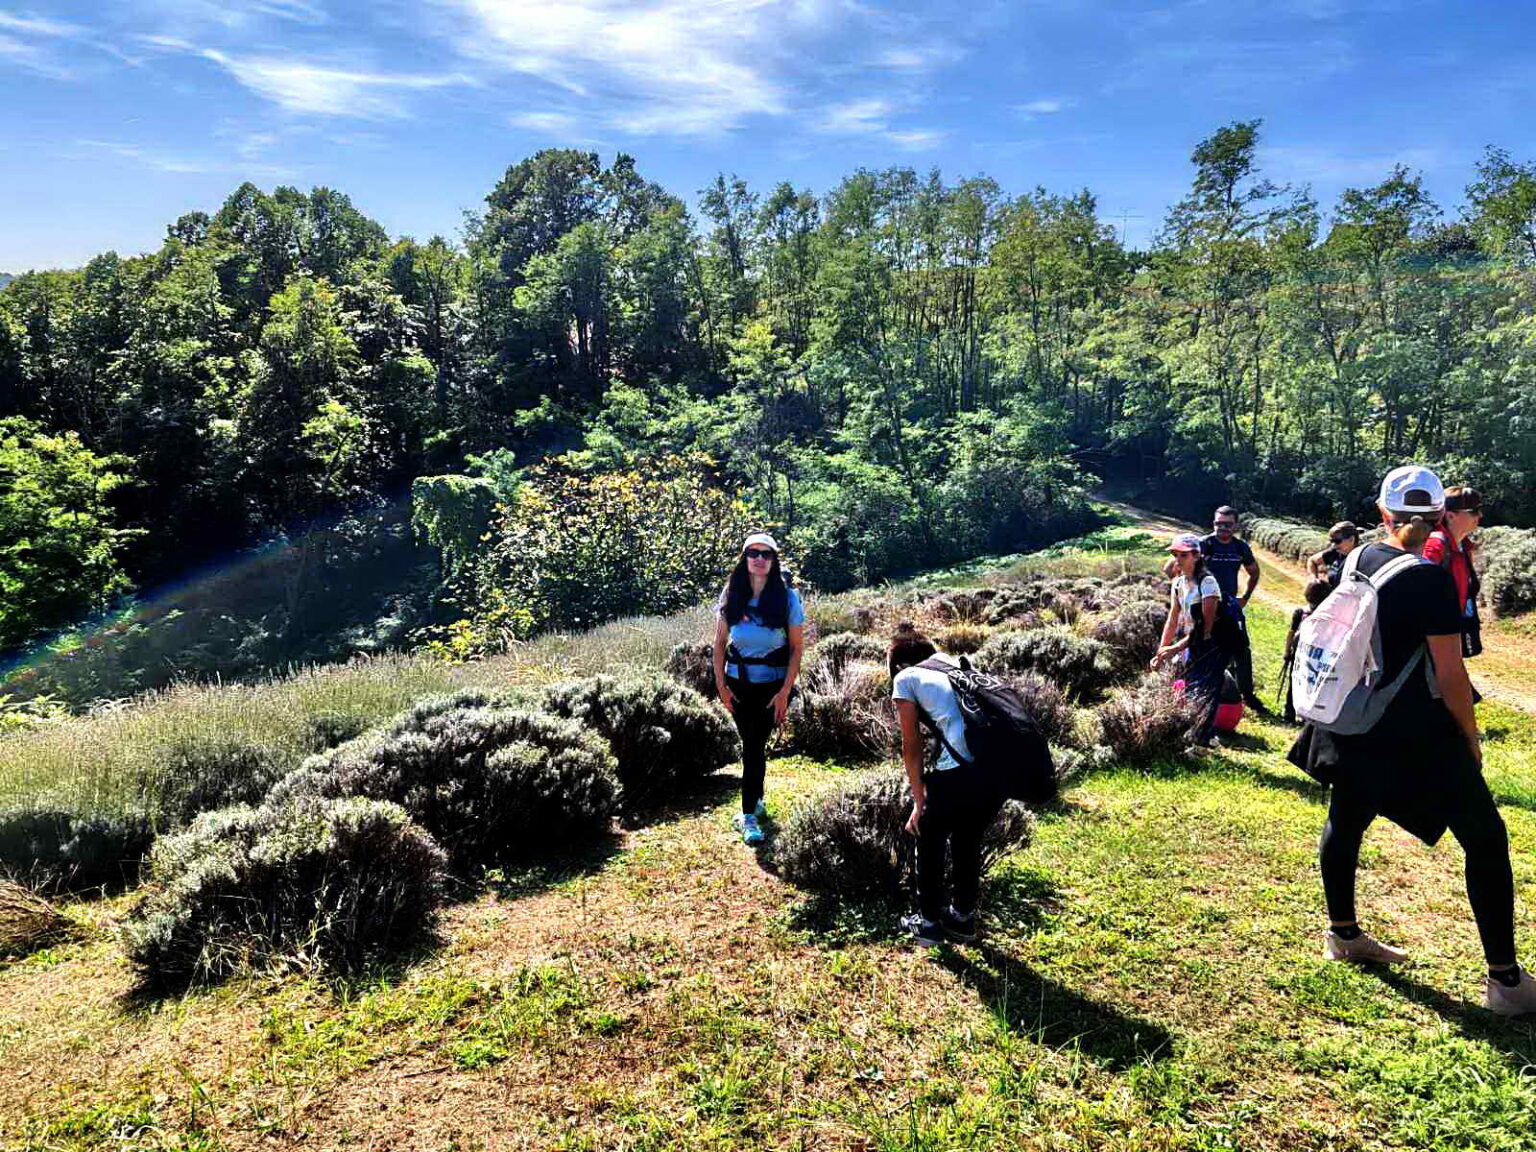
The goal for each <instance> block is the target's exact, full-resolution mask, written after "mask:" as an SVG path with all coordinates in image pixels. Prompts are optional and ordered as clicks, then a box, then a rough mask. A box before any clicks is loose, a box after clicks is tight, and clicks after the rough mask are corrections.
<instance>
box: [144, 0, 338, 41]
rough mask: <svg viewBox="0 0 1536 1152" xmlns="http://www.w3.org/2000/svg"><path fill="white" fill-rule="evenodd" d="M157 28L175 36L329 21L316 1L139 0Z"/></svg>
mask: <svg viewBox="0 0 1536 1152" xmlns="http://www.w3.org/2000/svg"><path fill="white" fill-rule="evenodd" d="M141 3H143V4H144V7H145V8H146V9H147V10H148V14H149V15H150V17H151V18H152V19H154V20H155V21H156V22H157V23H158V24H159V25H160V26H162V27H169V28H171V29H172V30H173V32H172V34H173V35H177V36H187V35H195V34H196V33H197V32H199V31H202V30H204V29H209V28H228V29H250V28H252V27H254V26H256V25H258V24H262V23H266V22H269V21H270V22H276V23H280V24H301V25H308V26H311V27H318V26H319V25H322V24H327V23H329V22H330V14H329V13H328V12H327V11H326V8H325V5H324V4H323V3H321V2H320V0H141Z"/></svg>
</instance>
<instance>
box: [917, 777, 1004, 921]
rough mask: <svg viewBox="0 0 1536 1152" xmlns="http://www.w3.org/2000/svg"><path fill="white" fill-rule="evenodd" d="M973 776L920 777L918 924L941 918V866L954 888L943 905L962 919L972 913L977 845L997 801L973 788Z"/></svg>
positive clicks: (978, 856)
mask: <svg viewBox="0 0 1536 1152" xmlns="http://www.w3.org/2000/svg"><path fill="white" fill-rule="evenodd" d="M979 784H980V781H979V780H978V778H977V776H976V773H975V772H973V771H972V770H970V769H968V768H964V767H961V768H951V769H949V770H947V771H944V772H927V773H924V775H923V788H924V793H925V796H926V799H925V800H924V802H923V815H922V817H921V818H920V819H919V820H918V822H917V908H918V912H919V913H920V914H921V915H922V917H923V919H924V920H927V921H930V922H934V923H936V922H937V921H938V920H940V919H941V918H942V917H943V915H944V905H945V903H946V901H945V884H944V876H945V864H946V861H947V863H948V872H949V878H950V880H951V881H952V882H953V884H954V895H953V899H952V900H950V901H949V903H952V904H953V905H954V907H955V910H956V911H957V912H959V913H960V915H962V916H969V915H971V914H972V913H973V912H975V911H976V897H977V893H978V892H979V891H980V889H981V840H982V837H983V836H984V835H985V834H986V831H987V829H988V828H989V827H990V826H991V824H992V821H993V820H994V819H996V817H997V813H998V810H999V809H1000V808H1002V806H1003V801H1002V798H1001V797H999V796H998V795H997V794H996V792H995V791H993V790H992V789H989V788H984V787H980V786H979Z"/></svg>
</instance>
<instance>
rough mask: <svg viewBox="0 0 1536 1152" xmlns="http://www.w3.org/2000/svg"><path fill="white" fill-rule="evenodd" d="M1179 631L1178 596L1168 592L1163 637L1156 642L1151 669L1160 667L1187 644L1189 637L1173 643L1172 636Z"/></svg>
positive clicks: (1175, 593)
mask: <svg viewBox="0 0 1536 1152" xmlns="http://www.w3.org/2000/svg"><path fill="white" fill-rule="evenodd" d="M1178 630H1179V594H1178V593H1177V592H1173V591H1170V592H1169V593H1168V619H1167V620H1165V621H1163V636H1162V639H1161V640H1159V641H1158V642H1157V655H1155V656H1153V657H1152V668H1153V669H1154V670H1155V669H1157V668H1160V667H1162V664H1163V661H1164V660H1166V659H1168V657H1170V656H1172V655H1174V653H1176V652H1182V651H1183V650H1184V648H1185V646H1186V645H1187V644H1188V643H1189V637H1187V636H1186V637H1185V638H1184V639H1183V640H1181V641H1179V642H1178V643H1174V640H1173V635H1174V633H1175V632H1177V631H1178Z"/></svg>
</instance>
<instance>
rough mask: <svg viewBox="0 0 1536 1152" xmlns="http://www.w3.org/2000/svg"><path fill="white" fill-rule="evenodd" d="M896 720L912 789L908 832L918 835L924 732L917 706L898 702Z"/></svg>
mask: <svg viewBox="0 0 1536 1152" xmlns="http://www.w3.org/2000/svg"><path fill="white" fill-rule="evenodd" d="M896 718H897V720H899V721H900V722H901V762H902V764H903V765H905V766H906V769H907V785H908V787H910V788H911V789H912V815H911V816H909V817H907V831H908V832H910V833H911V834H912V835H914V836H916V835H917V822H918V821H919V820H921V819H922V818H923V802H924V800H925V799H926V797H925V796H924V793H923V730H922V728H921V727H919V726H918V722H917V704H916V702H915V701H912V700H898V701H896Z"/></svg>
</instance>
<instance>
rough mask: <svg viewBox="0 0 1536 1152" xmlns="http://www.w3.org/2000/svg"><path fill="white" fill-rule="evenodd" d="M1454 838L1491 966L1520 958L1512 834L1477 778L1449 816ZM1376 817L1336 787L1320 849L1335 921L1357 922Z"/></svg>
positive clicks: (1330, 916) (1328, 897) (1326, 886)
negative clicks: (1366, 845)
mask: <svg viewBox="0 0 1536 1152" xmlns="http://www.w3.org/2000/svg"><path fill="white" fill-rule="evenodd" d="M1446 815H1447V816H1448V817H1449V819H1448V821H1447V824H1448V826H1449V828H1450V830H1451V835H1453V836H1455V837H1456V841H1457V843H1459V844H1460V845H1461V847H1462V851H1463V852H1465V853H1466V855H1467V899H1468V900H1469V901H1471V904H1472V915H1473V917H1474V918H1475V919H1476V920H1477V931H1478V935H1480V936H1481V937H1482V940H1483V955H1484V956H1485V957H1486V958H1487V960H1488V963H1489V964H1498V965H1503V964H1513V963H1514V960H1515V878H1514V874H1513V872H1512V871H1511V870H1510V865H1509V835H1508V833H1506V832H1505V830H1504V821H1503V819H1502V818H1501V817H1500V816H1499V810H1498V807H1497V806H1496V805H1495V804H1494V802H1493V796H1492V795H1491V794H1490V793H1489V792H1488V785H1487V784H1485V783H1484V782H1483V780H1482V777H1480V776H1479V777H1477V778H1476V780H1474V781H1468V782H1467V783H1466V785H1464V786H1463V787H1462V789H1461V792H1460V795H1458V796H1457V797H1456V799H1455V801H1454V802H1453V803H1452V805H1451V810H1450V811H1449V812H1447V813H1446ZM1374 819H1376V813H1375V812H1373V811H1372V810H1371V809H1370V808H1368V807H1366V806H1365V805H1364V804H1363V803H1361V802H1359V801H1355V800H1351V799H1349V798H1347V797H1343V796H1340V794H1339V791H1338V789H1334V792H1333V801H1332V803H1331V804H1329V806H1328V822H1327V823H1326V824H1324V825H1323V839H1322V843H1321V844H1320V845H1319V846H1318V863H1319V865H1320V866H1321V869H1322V873H1323V895H1324V896H1325V897H1326V899H1327V901H1328V916H1329V918H1330V919H1331V920H1333V921H1334V922H1335V923H1342V924H1351V923H1353V922H1354V920H1355V868H1356V866H1357V865H1358V864H1359V861H1360V842H1361V840H1363V839H1364V838H1365V830H1366V829H1367V828H1369V827H1370V824H1371V821H1372V820H1374Z"/></svg>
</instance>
